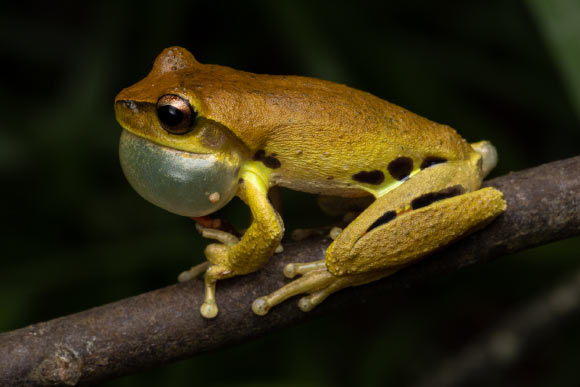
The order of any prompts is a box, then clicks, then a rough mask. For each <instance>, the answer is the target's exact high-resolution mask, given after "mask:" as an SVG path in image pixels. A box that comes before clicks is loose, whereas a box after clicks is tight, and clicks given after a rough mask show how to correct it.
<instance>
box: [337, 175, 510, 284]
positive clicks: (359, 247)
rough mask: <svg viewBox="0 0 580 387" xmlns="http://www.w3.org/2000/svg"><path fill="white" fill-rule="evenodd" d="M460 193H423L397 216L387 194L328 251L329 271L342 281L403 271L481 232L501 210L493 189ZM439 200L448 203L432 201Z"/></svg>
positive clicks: (453, 190) (456, 190) (457, 189)
mask: <svg viewBox="0 0 580 387" xmlns="http://www.w3.org/2000/svg"><path fill="white" fill-rule="evenodd" d="M400 187H401V188H403V185H401V186H400ZM459 192H460V186H459V185H453V186H451V187H447V188H443V189H440V190H439V191H435V192H431V193H424V194H421V195H419V196H417V197H416V198H415V199H413V200H412V201H411V203H410V205H409V206H408V207H407V208H406V209H404V210H402V211H401V210H397V208H392V209H388V208H389V205H390V203H389V200H390V199H391V198H390V197H389V196H390V195H386V196H383V197H382V198H380V199H378V200H377V202H375V203H373V205H372V206H371V207H369V208H368V209H367V210H366V211H365V212H363V213H362V214H361V216H359V218H357V219H356V220H355V221H354V222H353V223H351V224H350V225H349V227H347V228H346V229H345V230H344V231H343V233H342V234H341V235H340V236H339V237H338V238H337V239H336V240H335V241H334V243H333V244H332V245H331V246H330V247H329V248H328V250H327V253H326V264H327V267H328V270H329V271H330V272H331V273H333V274H335V275H338V276H344V275H350V274H360V273H367V272H372V271H383V270H388V269H396V268H400V267H403V266H405V265H407V264H409V263H411V262H413V261H415V260H417V259H418V258H421V257H423V256H424V255H426V254H429V253H430V252H432V251H434V250H436V249H438V248H441V247H443V246H445V245H447V244H449V243H451V242H453V241H454V240H456V239H458V238H460V237H461V236H462V235H465V234H467V233H469V232H472V231H474V230H476V229H477V228H480V227H483V226H484V225H486V224H487V223H489V222H490V221H491V220H493V219H494V218H495V217H496V216H498V215H499V214H500V213H501V212H503V210H504V209H505V201H504V200H503V197H502V194H501V192H499V191H498V190H496V189H493V188H484V189H481V190H478V191H474V192H468V193H464V194H459ZM454 194H455V195H457V196H453V195H454ZM441 197H447V198H446V199H441V200H437V201H432V199H434V198H435V199H440V198H441ZM413 208H414V209H413ZM378 210H379V211H378Z"/></svg>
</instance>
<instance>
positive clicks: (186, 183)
mask: <svg viewBox="0 0 580 387" xmlns="http://www.w3.org/2000/svg"><path fill="white" fill-rule="evenodd" d="M119 158H120V161H121V167H122V168H123V172H124V173H125V176H126V177H127V180H129V183H130V184H131V186H132V187H133V188H134V189H135V191H137V193H139V195H141V196H142V197H143V198H145V199H146V200H148V201H149V202H151V203H153V204H155V205H157V206H159V207H161V208H163V209H165V210H167V211H170V212H173V213H175V214H178V215H183V216H189V217H192V216H194V217H198V216H204V215H207V214H210V213H212V212H215V211H217V210H219V209H220V208H221V207H223V206H224V205H226V204H227V203H228V202H229V201H230V200H231V199H232V198H233V196H234V195H235V193H236V190H237V185H238V184H237V182H238V172H239V167H240V161H239V159H237V158H234V157H227V156H224V155H221V154H198V153H191V152H186V151H181V150H177V149H173V148H169V147H165V146H162V145H159V144H156V143H153V142H151V141H149V140H147V139H145V138H143V137H139V136H137V135H134V134H132V133H130V132H128V131H127V130H123V132H122V134H121V140H120V143H119Z"/></svg>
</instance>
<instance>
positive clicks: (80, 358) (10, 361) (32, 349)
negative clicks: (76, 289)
mask: <svg viewBox="0 0 580 387" xmlns="http://www.w3.org/2000/svg"><path fill="white" fill-rule="evenodd" d="M485 185H488V186H493V187H496V188H498V189H499V190H501V191H502V192H503V193H504V196H505V198H506V200H507V203H508V209H507V211H506V212H505V213H504V214H502V215H501V216H500V217H499V218H498V219H497V220H496V221H494V222H493V223H492V224H491V225H490V226H488V227H487V228H485V229H484V230H482V231H480V232H477V233H475V234H473V235H470V236H469V237H467V238H465V239H463V240H461V241H459V242H458V243H455V244H454V245H452V246H450V247H449V248H447V249H445V250H444V251H441V252H439V253H437V254H434V255H432V256H431V257H429V258H428V259H425V260H424V261H422V262H420V263H417V264H416V265H413V266H411V267H409V268H407V269H405V270H402V271H401V272H399V273H398V274H396V275H394V276H393V277H390V278H387V279H385V280H381V281H377V282H375V283H372V284H370V285H366V286H361V287H358V288H351V289H347V290H344V291H342V292H340V293H338V294H336V295H333V296H331V297H330V298H329V299H328V300H327V301H326V302H325V303H324V304H323V305H321V306H320V307H318V308H317V309H316V310H315V311H313V312H310V313H303V312H301V311H300V310H299V309H298V308H297V306H296V304H295V302H292V301H290V302H285V303H283V304H282V305H280V306H277V307H276V308H274V309H273V310H272V311H271V312H270V313H269V314H268V315H267V316H265V317H259V316H256V315H254V314H253V313H252V311H251V309H250V305H251V302H252V301H253V300H254V299H255V298H256V297H258V296H261V295H264V294H267V293H269V292H271V291H273V290H274V289H276V288H278V287H280V286H282V285H283V284H284V283H285V282H286V280H285V279H284V277H283V275H282V268H283V266H284V265H285V264H287V263H289V262H295V261H311V260H318V259H322V258H323V254H324V250H325V248H326V246H328V244H329V243H330V241H329V240H328V239H327V238H321V239H313V240H307V241H301V242H288V243H285V244H284V247H285V251H284V252H283V253H282V254H278V255H276V256H275V257H274V258H273V259H272V260H271V262H270V263H269V264H268V265H266V267H264V269H262V270H260V271H259V272H257V273H253V274H250V275H247V276H243V277H239V278H234V279H230V280H224V281H221V282H220V283H219V284H218V293H217V297H218V302H219V305H220V314H219V316H218V317H217V318H216V319H214V320H211V321H208V320H204V319H203V318H202V317H201V316H200V315H199V306H200V305H201V303H202V299H203V284H202V281H201V280H193V281H189V282H188V283H183V284H175V285H172V286H169V287H166V288H163V289H159V290H155V291H152V292H149V293H145V294H141V295H138V296H135V297H131V298H127V299H124V300H121V301H118V302H115V303H111V304H108V305H104V306H100V307H97V308H93V309H89V310H86V311H83V312H80V313H77V314H73V315H70V316H66V317H61V318H58V319H55V320H51V321H48V322H43V323H39V324H34V325H30V326H28V327H25V328H22V329H18V330H15V331H11V332H7V333H3V334H0V348H1V351H0V385H2V386H6V387H12V386H46V385H88V384H94V383H98V382H102V381H104V380H108V379H111V378H114V377H117V376H121V375H125V374H129V373H133V372H136V371H139V370H141V369H145V368H149V367H151V366H154V365H159V364H163V363H167V362H170V361H175V360H178V359H182V358H186V357H190V356H193V355H195V354H198V353H200V352H204V351H208V350H212V349H217V348H221V347H224V346H227V345H231V344H233V343H237V342H240V341H242V340H247V339H249V338H252V337H255V336H257V335H261V334H264V333H267V332H270V331H273V330H275V329H279V328H282V327H285V326H288V325H290V324H293V323H296V322H299V321H302V320H305V319H307V318H310V317H311V316H314V315H317V314H323V313H328V312H329V311H331V310H333V309H338V308H344V307H345V305H348V304H352V303H355V302H361V300H365V299H370V298H371V297H372V296H374V295H377V294H381V295H382V297H381V301H378V299H377V300H374V301H373V302H376V303H378V302H381V303H382V302H385V301H384V300H385V293H387V292H389V291H391V292H393V291H394V290H397V289H403V288H405V287H408V286H409V285H412V284H414V283H417V282H418V281H421V280H422V279H424V278H427V277H429V276H433V275H437V274H441V273H446V272H451V271H455V270H458V269H460V268H462V267H465V266H470V265H473V264H476V263H483V262H486V261H489V260H490V259H492V258H494V257H498V256H502V255H506V254H509V253H513V252H516V251H519V250H522V249H526V248H530V247H533V246H537V245H540V244H545V243H549V242H552V241H556V240H560V239H564V238H567V237H570V236H572V235H578V234H580V156H578V157H574V158H571V159H567V160H562V161H557V162H553V163H549V164H545V165H542V166H540V167H537V168H532V169H528V170H525V171H522V172H518V173H510V174H508V175H506V176H502V177H499V178H496V179H493V180H491V181H489V182H487V183H486V184H485Z"/></svg>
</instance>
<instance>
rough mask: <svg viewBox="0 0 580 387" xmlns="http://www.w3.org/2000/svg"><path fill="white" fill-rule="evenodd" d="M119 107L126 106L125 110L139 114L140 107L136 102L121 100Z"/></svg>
mask: <svg viewBox="0 0 580 387" xmlns="http://www.w3.org/2000/svg"><path fill="white" fill-rule="evenodd" d="M117 105H124V107H125V108H127V109H129V110H131V111H132V112H135V113H137V112H138V111H139V107H138V106H137V103H136V102H135V101H132V100H129V99H121V100H118V101H117Z"/></svg>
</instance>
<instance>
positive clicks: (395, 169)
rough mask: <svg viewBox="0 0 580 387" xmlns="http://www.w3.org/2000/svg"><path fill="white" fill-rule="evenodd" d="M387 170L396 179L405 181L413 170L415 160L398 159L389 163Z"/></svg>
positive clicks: (407, 158)
mask: <svg viewBox="0 0 580 387" xmlns="http://www.w3.org/2000/svg"><path fill="white" fill-rule="evenodd" d="M387 169H388V170H389V173H390V174H391V176H393V177H394V178H395V179H397V180H404V179H406V178H407V177H409V175H410V174H411V171H412V170H413V160H412V159H411V158H410V157H398V158H396V159H394V160H393V161H391V162H390V163H389V166H388V167H387Z"/></svg>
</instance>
